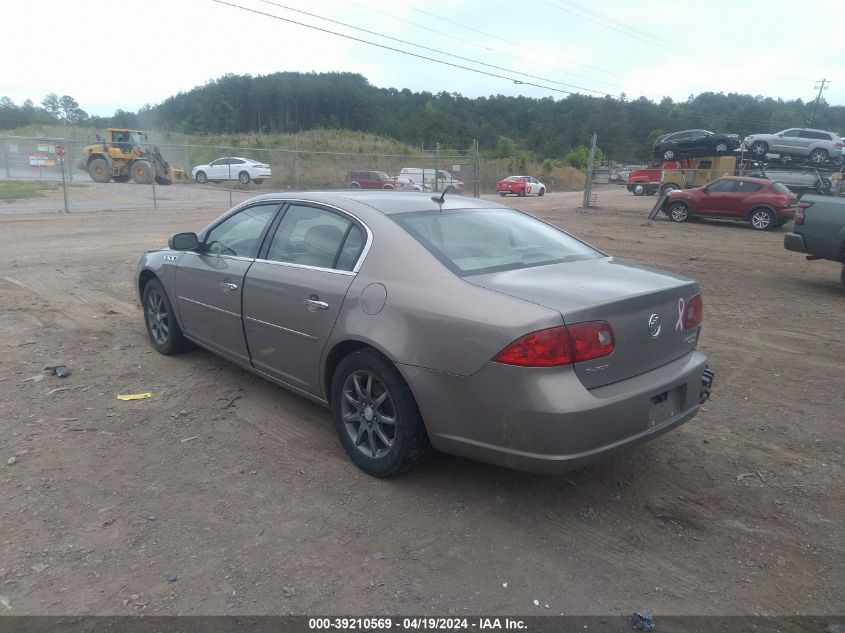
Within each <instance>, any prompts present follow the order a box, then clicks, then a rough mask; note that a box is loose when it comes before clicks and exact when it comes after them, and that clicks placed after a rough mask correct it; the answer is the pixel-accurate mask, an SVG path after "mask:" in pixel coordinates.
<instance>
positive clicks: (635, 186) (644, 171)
mask: <svg viewBox="0 0 845 633" xmlns="http://www.w3.org/2000/svg"><path fill="white" fill-rule="evenodd" d="M687 162H689V161H688V159H684V160H682V161H680V162H676V161H666V162H661V161H659V160H650V161H649V162H648V165H646V166H645V167H643V168H641V169H632V170H631V173H630V174H628V191H630V192H631V193H633V194H634V195H635V196H642V195H649V196H653V195H654V194H655V193H657V190H658V189H659V188H660V172H661V171H663V170H664V169H680V168H681V167H689V165H685V164H684V163H687Z"/></svg>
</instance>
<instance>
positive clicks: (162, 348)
mask: <svg viewBox="0 0 845 633" xmlns="http://www.w3.org/2000/svg"><path fill="white" fill-rule="evenodd" d="M143 307H144V323H145V325H146V326H147V334H148V335H149V337H150V342H151V343H152V344H153V347H154V348H155V350H156V351H157V352H158V353H159V354H163V355H165V356H171V355H173V354H179V353H180V352H184V351H185V350H186V349H189V348H190V347H191V343H190V342H189V341H188V339H186V338H185V337H184V336H183V335H182V328H180V327H179V322H178V321H177V320H176V315H175V314H174V312H173V306H172V305H171V303H170V299H169V298H168V296H167V293H166V292H165V291H164V287H163V286H162V285H161V282H160V281H159V280H158V279H150V280H149V281H148V282H147V285H146V286H144V297H143Z"/></svg>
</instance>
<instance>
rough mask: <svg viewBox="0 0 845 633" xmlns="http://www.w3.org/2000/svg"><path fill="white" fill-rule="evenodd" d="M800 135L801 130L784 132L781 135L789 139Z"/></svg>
mask: <svg viewBox="0 0 845 633" xmlns="http://www.w3.org/2000/svg"><path fill="white" fill-rule="evenodd" d="M800 135H801V130H786V131H785V132H784V133H783V136H788V137H789V138H793V137H797V136H800Z"/></svg>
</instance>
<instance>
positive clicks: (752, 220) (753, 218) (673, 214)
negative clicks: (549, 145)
mask: <svg viewBox="0 0 845 633" xmlns="http://www.w3.org/2000/svg"><path fill="white" fill-rule="evenodd" d="M797 201H798V196H796V195H795V194H794V193H792V192H791V191H790V190H789V189H787V188H786V185H784V184H782V183H779V182H772V181H771V180H765V179H763V178H744V177H736V176H728V177H725V178H719V179H718V180H714V181H712V182H709V183H707V184H706V185H704V186H703V187H697V188H695V189H677V190H675V191H670V192H669V193H668V195H667V196H666V201H665V202H664V203H663V206H662V211H663V213H665V214H666V215H668V216H669V218H670V219H671V220H673V221H675V222H686V221H687V220H688V219H690V218H720V219H727V220H742V221H743V222H748V223H749V224H750V225H751V228H753V229H756V230H758V231H768V230H770V229H773V228H775V227H778V226H781V225H782V224H783V223H784V222H788V221H789V220H791V219H792V218H793V217H794V216H795V208H796V205H797Z"/></svg>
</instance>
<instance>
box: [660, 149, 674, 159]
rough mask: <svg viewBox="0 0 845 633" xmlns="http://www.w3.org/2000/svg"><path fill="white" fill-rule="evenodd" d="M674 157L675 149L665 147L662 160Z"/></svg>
mask: <svg viewBox="0 0 845 633" xmlns="http://www.w3.org/2000/svg"><path fill="white" fill-rule="evenodd" d="M674 158H675V150H671V149H667V150H666V151H665V152H663V160H673V159H674Z"/></svg>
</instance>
